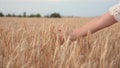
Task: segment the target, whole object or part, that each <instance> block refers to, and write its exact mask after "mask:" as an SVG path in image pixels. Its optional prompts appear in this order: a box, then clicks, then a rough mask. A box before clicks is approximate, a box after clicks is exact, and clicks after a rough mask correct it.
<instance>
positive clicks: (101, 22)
mask: <svg viewBox="0 0 120 68" xmlns="http://www.w3.org/2000/svg"><path fill="white" fill-rule="evenodd" d="M116 22H117V21H116V20H115V19H114V17H113V16H111V15H110V13H109V12H107V13H106V14H104V15H103V16H101V17H100V18H98V19H93V20H92V21H90V22H88V23H87V24H85V25H84V26H82V27H80V28H78V29H75V30H73V32H72V33H71V34H70V37H71V40H76V39H77V38H79V37H81V36H85V35H86V34H87V32H88V31H90V32H91V33H94V32H96V31H98V30H100V29H102V28H105V27H108V26H110V25H112V24H114V23H116Z"/></svg>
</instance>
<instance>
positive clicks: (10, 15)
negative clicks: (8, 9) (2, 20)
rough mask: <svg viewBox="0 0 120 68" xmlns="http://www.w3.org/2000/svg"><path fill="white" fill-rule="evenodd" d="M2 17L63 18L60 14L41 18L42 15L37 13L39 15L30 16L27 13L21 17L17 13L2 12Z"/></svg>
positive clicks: (0, 15) (0, 13)
mask: <svg viewBox="0 0 120 68" xmlns="http://www.w3.org/2000/svg"><path fill="white" fill-rule="evenodd" d="M0 17H39V18H40V17H46V18H61V15H60V13H56V12H54V13H51V14H50V15H46V16H41V14H39V13H37V14H30V15H27V13H26V12H23V14H20V15H16V14H15V13H12V14H10V13H9V14H3V13H2V12H0Z"/></svg>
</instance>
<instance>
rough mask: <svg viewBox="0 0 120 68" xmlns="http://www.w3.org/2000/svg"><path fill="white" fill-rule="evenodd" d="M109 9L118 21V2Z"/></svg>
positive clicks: (119, 14) (119, 12) (119, 7)
mask: <svg viewBox="0 0 120 68" xmlns="http://www.w3.org/2000/svg"><path fill="white" fill-rule="evenodd" d="M109 11H110V14H111V15H112V16H113V17H114V18H115V20H116V21H120V3H119V4H117V5H115V6H113V7H111V8H110V9H109Z"/></svg>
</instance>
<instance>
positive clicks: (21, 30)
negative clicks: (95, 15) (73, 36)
mask: <svg viewBox="0 0 120 68" xmlns="http://www.w3.org/2000/svg"><path fill="white" fill-rule="evenodd" d="M89 20H91V18H60V19H54V18H53V19H47V18H0V68H120V65H119V63H120V30H119V29H120V24H115V25H113V26H111V27H108V28H105V29H103V30H100V31H98V32H96V33H95V34H92V35H91V34H88V35H87V36H86V37H84V38H81V39H80V40H77V41H74V42H71V41H70V40H69V37H67V36H66V34H67V32H69V31H71V30H72V29H74V28H77V27H80V26H81V25H83V24H84V23H85V22H87V21H89ZM59 27H62V29H63V30H65V32H64V36H65V42H64V43H63V44H61V43H60V39H59V31H58V29H59Z"/></svg>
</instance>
